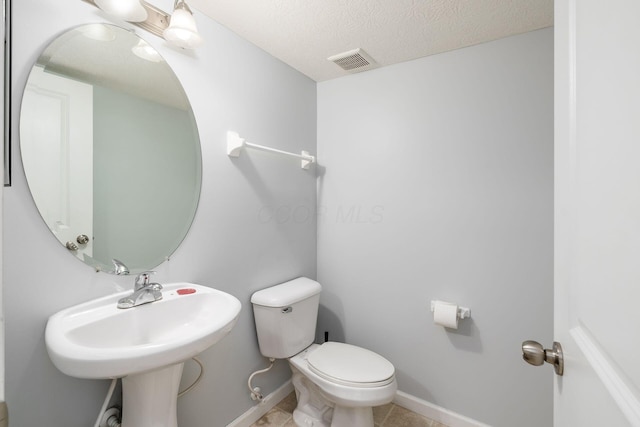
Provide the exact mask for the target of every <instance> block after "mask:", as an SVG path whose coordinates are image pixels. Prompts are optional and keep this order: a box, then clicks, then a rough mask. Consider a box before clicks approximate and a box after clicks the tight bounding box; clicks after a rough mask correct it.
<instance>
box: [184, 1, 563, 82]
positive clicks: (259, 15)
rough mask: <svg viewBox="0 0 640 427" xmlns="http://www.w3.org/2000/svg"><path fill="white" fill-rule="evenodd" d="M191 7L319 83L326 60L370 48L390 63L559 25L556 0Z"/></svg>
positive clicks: (334, 70)
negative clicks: (555, 10)
mask: <svg viewBox="0 0 640 427" xmlns="http://www.w3.org/2000/svg"><path fill="white" fill-rule="evenodd" d="M189 5H190V6H192V7H193V8H195V9H197V10H199V11H200V12H202V13H204V14H205V15H208V16H209V17H211V18H212V19H214V20H215V21H217V22H219V23H220V24H222V25H224V26H225V27H227V28H229V29H230V30H231V31H233V32H235V33H237V34H238V35H240V36H241V37H243V38H245V39H247V40H249V41H250V42H252V43H253V44H255V45H257V46H258V47H260V48H262V49H263V50H265V51H267V52H268V53H270V54H271V55H273V56H275V57H276V58H279V59H280V60H282V61H283V62H285V63H287V64H289V65H290V66H292V67H293V68H295V69H297V70H299V71H300V72H302V73H304V74H306V75H307V76H309V77H310V78H312V79H313V80H316V81H323V80H328V79H332V78H336V77H340V76H343V75H346V74H348V72H347V71H344V70H342V69H341V68H340V67H339V66H338V65H336V64H334V63H333V62H330V61H328V60H327V58H328V57H329V56H332V55H336V54H339V53H342V52H345V51H349V50H352V49H355V48H362V49H364V50H365V51H366V52H367V53H368V54H369V55H370V56H371V57H373V59H374V60H375V61H376V62H377V64H378V66H385V65H391V64H395V63H398V62H403V61H408V60H411V59H415V58H420V57H423V56H428V55H433V54H436V53H440V52H445V51H449V50H454V49H459V48H461V47H465V46H471V45H474V44H478V43H483V42H487V41H491V40H495V39H499V38H502V37H506V36H510V35H514V34H519V33H524V32H527V31H532V30H537V29H540V28H544V27H549V26H551V25H553V0H306V1H303V0H257V1H256V0H189Z"/></svg>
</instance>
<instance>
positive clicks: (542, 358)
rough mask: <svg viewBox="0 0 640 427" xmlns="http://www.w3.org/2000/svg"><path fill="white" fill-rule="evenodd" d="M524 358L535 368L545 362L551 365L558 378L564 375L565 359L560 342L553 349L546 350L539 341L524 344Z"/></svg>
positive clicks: (555, 343)
mask: <svg viewBox="0 0 640 427" xmlns="http://www.w3.org/2000/svg"><path fill="white" fill-rule="evenodd" d="M522 358H523V359H524V361H525V362H527V363H529V364H530V365H534V366H540V365H543V364H544V362H547V363H550V364H552V365H553V369H554V370H555V371H556V375H558V376H562V374H563V373H564V357H563V355H562V346H561V345H560V343H559V342H554V343H553V348H551V349H548V348H547V349H545V348H543V347H542V344H540V343H539V342H537V341H531V340H528V341H525V342H523V343H522Z"/></svg>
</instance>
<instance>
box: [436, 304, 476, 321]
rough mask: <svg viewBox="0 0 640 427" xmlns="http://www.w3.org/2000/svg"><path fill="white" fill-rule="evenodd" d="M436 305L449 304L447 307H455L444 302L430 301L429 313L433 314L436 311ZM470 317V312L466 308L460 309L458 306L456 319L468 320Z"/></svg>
mask: <svg viewBox="0 0 640 427" xmlns="http://www.w3.org/2000/svg"><path fill="white" fill-rule="evenodd" d="M436 304H449V305H455V304H453V303H451V302H446V301H437V300H436V301H431V312H432V313H433V312H434V311H435V309H436ZM470 317H471V310H470V309H469V308H467V307H460V306H458V319H468V318H470Z"/></svg>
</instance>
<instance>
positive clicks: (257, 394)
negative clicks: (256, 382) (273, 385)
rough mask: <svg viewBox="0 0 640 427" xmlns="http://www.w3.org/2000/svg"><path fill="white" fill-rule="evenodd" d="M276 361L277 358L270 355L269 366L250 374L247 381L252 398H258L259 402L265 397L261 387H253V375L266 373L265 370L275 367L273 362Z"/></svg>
mask: <svg viewBox="0 0 640 427" xmlns="http://www.w3.org/2000/svg"><path fill="white" fill-rule="evenodd" d="M275 361H276V359H274V358H273V357H270V358H269V366H267V367H266V368H264V369H260V370H259V371H255V372H254V373H253V374H251V375H249V381H247V385H248V386H249V392H250V393H251V400H257V401H258V402H262V400H263V399H264V396H263V395H262V390H260V387H252V386H251V381H253V377H255V376H256V375H259V374H264V373H265V372H267V371H269V370H270V369H271V368H273V364H274V363H275Z"/></svg>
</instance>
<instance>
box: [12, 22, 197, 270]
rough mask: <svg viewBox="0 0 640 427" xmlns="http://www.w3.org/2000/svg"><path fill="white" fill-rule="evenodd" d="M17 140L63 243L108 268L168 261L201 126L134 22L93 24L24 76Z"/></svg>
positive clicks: (193, 189)
mask: <svg viewBox="0 0 640 427" xmlns="http://www.w3.org/2000/svg"><path fill="white" fill-rule="evenodd" d="M20 149H21V154H22V162H23V166H24V170H25V174H26V177H27V182H28V184H29V189H30V191H31V194H32V196H33V199H34V201H35V203H36V206H37V208H38V210H39V212H40V215H41V216H42V218H43V220H44V221H45V222H46V224H47V226H48V227H49V229H50V230H51V232H52V233H53V234H54V235H55V237H56V238H57V239H58V240H59V241H60V243H61V244H62V245H63V248H64V250H66V251H68V252H70V253H72V254H73V255H74V256H76V257H77V258H78V259H80V260H81V261H83V262H85V263H86V264H88V265H90V266H92V267H94V268H96V269H97V270H100V271H108V272H112V273H113V272H115V270H114V265H113V261H112V260H113V259H117V260H120V261H122V262H123V263H124V264H125V265H126V266H127V267H128V269H129V271H130V272H131V273H137V272H140V271H144V270H148V269H151V268H153V267H155V266H157V265H159V264H160V263H162V262H163V261H164V260H166V259H167V258H168V257H169V256H170V255H171V254H172V253H173V252H174V251H175V249H176V248H177V247H178V245H179V244H180V242H181V241H182V240H183V239H184V236H185V235H186V233H187V231H188V230H189V227H190V225H191V222H192V220H193V217H194V215H195V212H196V208H197V204H198V198H199V195H200V185H201V176H202V173H201V172H202V171H201V169H202V161H201V152H200V142H199V138H198V131H197V127H196V123H195V119H194V116H193V112H192V110H191V107H190V105H189V102H188V99H187V97H186V94H185V92H184V90H183V89H182V86H181V85H180V82H179V81H178V79H177V77H176V76H175V74H174V73H173V71H172V70H171V68H170V67H169V65H168V64H167V63H166V62H165V61H164V60H163V58H162V57H161V56H160V55H159V54H158V52H157V51H156V50H155V49H153V47H151V46H150V45H148V44H147V43H146V42H145V41H144V40H142V39H141V38H139V37H138V36H137V35H136V34H135V33H133V32H130V31H127V30H125V29H122V28H119V27H116V26H114V25H107V24H92V25H85V26H81V27H78V28H75V29H72V30H70V31H68V32H66V33H65V34H62V35H61V36H60V37H58V38H57V39H56V40H54V41H53V42H52V43H51V44H50V45H49V46H48V47H47V48H46V49H45V51H44V52H43V53H42V55H41V56H40V57H39V58H38V60H37V62H36V64H35V65H34V66H33V68H32V70H31V73H30V75H29V79H28V81H27V84H26V87H25V91H24V95H23V100H22V109H21V115H20Z"/></svg>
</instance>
